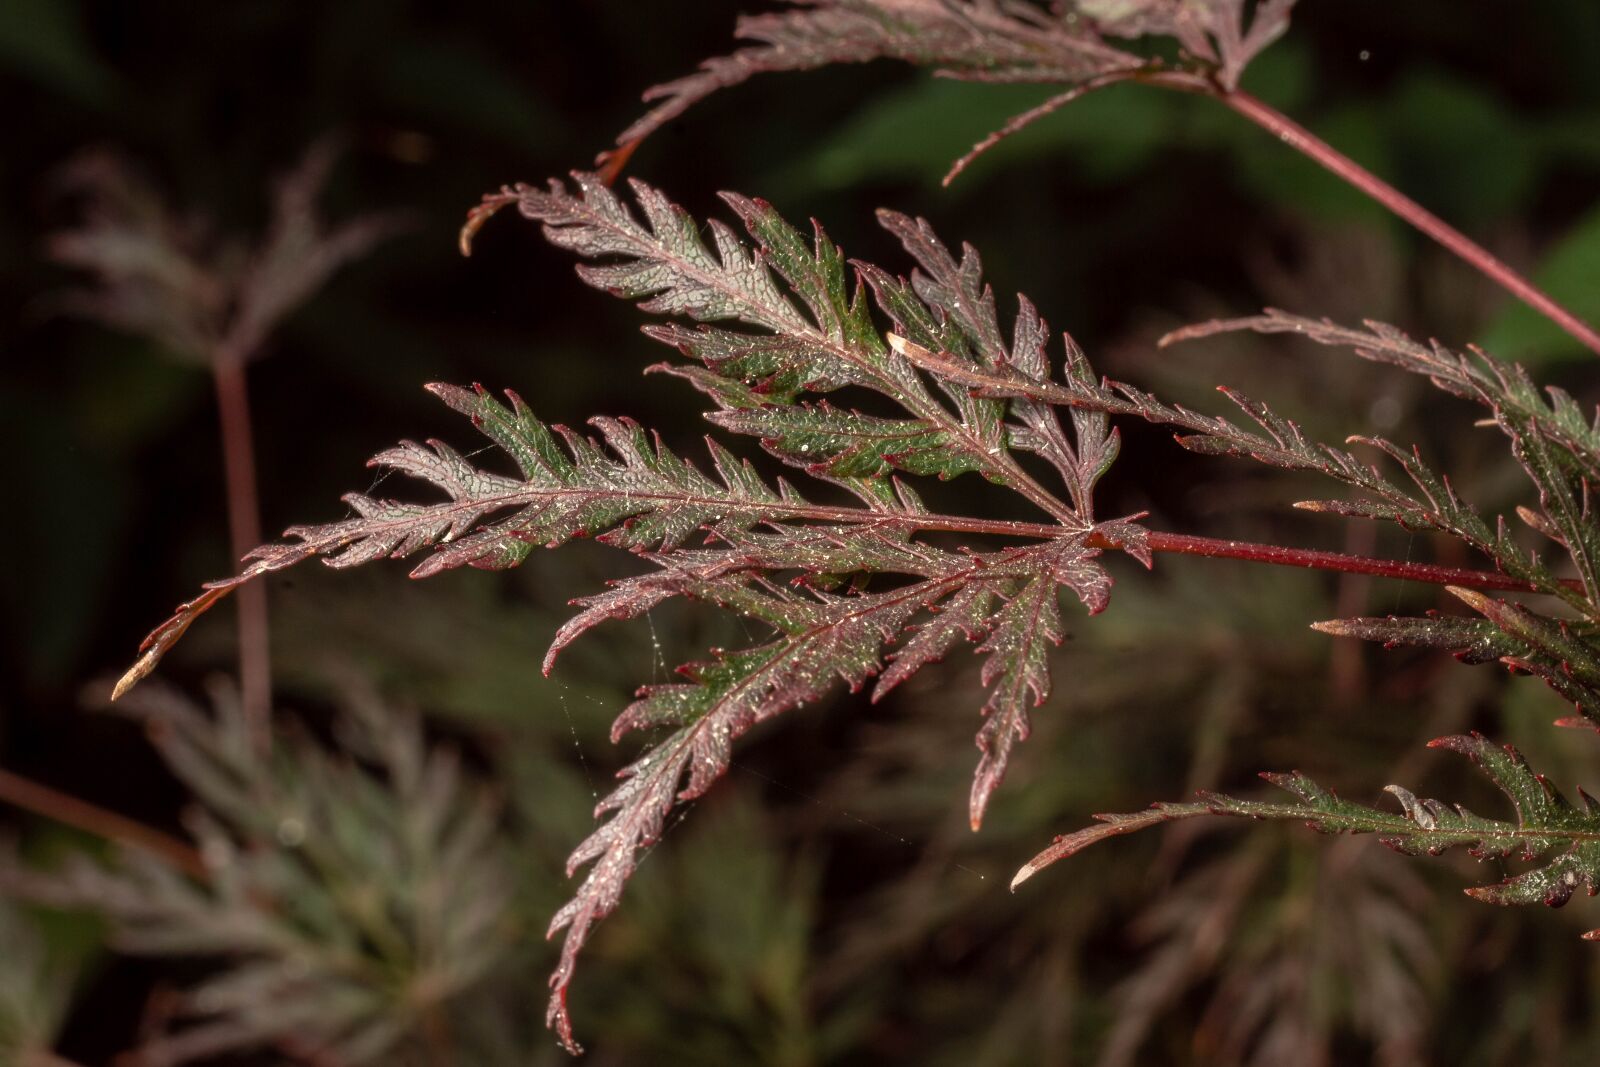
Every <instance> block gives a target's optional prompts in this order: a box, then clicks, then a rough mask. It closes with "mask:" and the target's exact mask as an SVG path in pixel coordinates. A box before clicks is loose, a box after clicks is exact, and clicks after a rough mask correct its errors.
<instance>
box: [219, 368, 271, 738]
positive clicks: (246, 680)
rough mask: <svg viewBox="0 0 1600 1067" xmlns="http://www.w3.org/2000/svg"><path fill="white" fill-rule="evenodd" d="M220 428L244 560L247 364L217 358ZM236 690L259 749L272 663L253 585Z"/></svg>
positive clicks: (232, 522) (250, 526) (253, 522)
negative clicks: (238, 691)
mask: <svg viewBox="0 0 1600 1067" xmlns="http://www.w3.org/2000/svg"><path fill="white" fill-rule="evenodd" d="M211 369H212V380H213V381H214V382H215V384H216V390H217V413H218V416H219V419H220V422H221V427H222V462H223V469H224V477H225V479H226V486H227V497H228V537H229V541H230V542H231V544H232V546H233V556H234V559H236V560H242V559H243V558H244V556H245V554H246V553H248V552H249V551H250V550H251V549H253V548H255V547H256V546H257V545H259V544H261V541H262V538H261V510H260V505H259V503H258V497H257V491H256V460H255V445H254V443H253V441H252V434H251V428H250V392H249V385H248V383H247V381H246V379H245V361H244V359H243V358H240V357H237V356H235V355H232V354H229V353H221V354H219V355H218V357H217V358H216V359H214V360H212V361H211ZM239 689H240V699H241V700H242V701H243V704H244V715H245V721H246V722H247V723H248V724H249V728H250V733H251V735H252V737H253V738H254V740H255V743H256V745H257V746H258V748H259V749H261V750H265V748H266V746H267V745H268V744H269V738H270V736H271V714H272V659H271V645H270V634H269V631H268V620H267V590H266V587H265V586H263V585H259V584H252V585H250V586H249V587H247V588H245V589H242V590H240V592H239Z"/></svg>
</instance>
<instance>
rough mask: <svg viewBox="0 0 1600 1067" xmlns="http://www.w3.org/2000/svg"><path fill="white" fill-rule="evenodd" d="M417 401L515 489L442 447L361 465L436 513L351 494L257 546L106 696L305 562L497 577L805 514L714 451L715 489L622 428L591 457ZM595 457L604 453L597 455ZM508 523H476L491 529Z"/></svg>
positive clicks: (477, 400)
mask: <svg viewBox="0 0 1600 1067" xmlns="http://www.w3.org/2000/svg"><path fill="white" fill-rule="evenodd" d="M429 388H430V390H431V391H432V392H433V393H434V394H435V395H437V396H439V397H440V398H441V399H442V400H444V401H445V403H447V404H449V405H450V406H451V407H453V408H455V409H456V410H457V411H460V412H462V413H463V414H466V415H468V416H470V417H471V418H472V420H473V422H474V424H475V425H476V426H477V427H478V428H479V429H480V430H482V431H483V433H484V434H485V435H486V436H488V437H489V438H490V439H491V440H493V441H495V442H496V443H497V444H499V445H500V446H501V447H502V448H503V449H504V450H505V451H506V452H507V453H509V454H510V455H511V456H512V458H513V459H515V460H516V462H517V465H518V466H519V467H520V468H521V473H522V475H523V477H522V478H521V479H516V478H510V477H507V476H505V475H501V474H495V473H491V472H488V471H483V470H480V469H478V468H476V467H474V466H472V465H471V464H470V463H468V462H467V461H466V459H465V458H463V457H462V456H461V454H460V453H458V452H456V451H455V450H454V449H452V448H450V447H449V446H448V445H445V444H443V443H441V442H437V441H435V442H432V443H431V444H429V445H419V444H416V443H413V442H405V443H403V444H401V445H400V446H398V447H396V448H392V449H388V450H386V451H384V452H380V453H379V454H378V455H377V456H375V457H373V459H372V461H371V464H372V465H373V466H379V467H386V468H388V469H391V470H396V471H399V472H401V473H403V474H408V475H411V476H412V477H414V478H417V479H419V480H423V481H427V482H430V483H432V484H434V485H436V486H438V487H439V488H440V489H442V490H444V492H445V494H446V495H447V496H448V497H449V500H448V501H447V502H445V503H438V504H410V503H404V502H400V501H394V500H378V499H374V498H372V497H370V496H367V495H365V494H361V493H352V494H350V495H348V496H346V497H345V501H346V502H347V503H348V504H349V505H350V507H351V508H352V509H353V510H354V511H355V512H356V515H355V517H353V518H349V519H344V520H341V521H339V522H332V523H326V524H323V525H320V526H295V527H291V528H290V529H289V531H288V536H290V537H292V538H295V539H296V542H297V543H294V544H277V545H264V546H262V547H261V548H258V549H256V550H255V551H254V552H252V553H251V554H250V556H249V559H251V560H252V561H253V562H252V563H251V564H250V566H248V567H247V568H245V570H244V571H242V572H241V573H240V574H238V575H237V576H235V577H233V578H228V579H224V580H222V581H218V582H212V583H210V584H209V585H207V587H206V591H205V592H204V593H202V594H201V595H200V596H199V597H197V598H195V599H194V600H192V601H189V602H188V603H186V604H183V605H180V606H179V608H178V611H177V613H176V614H175V615H174V616H173V617H172V618H171V619H169V620H168V621H167V622H165V623H163V624H162V625H161V626H160V627H159V628H157V629H156V630H155V631H154V632H153V633H151V635H150V636H149V637H148V638H146V639H145V644H144V647H143V650H142V651H143V652H144V655H143V656H142V657H141V659H140V660H139V662H138V663H137V664H136V665H135V666H134V667H133V668H132V669H131V670H130V671H129V672H128V674H127V676H126V677H125V678H124V679H123V680H122V681H121V682H119V683H118V693H119V694H120V693H122V692H125V691H126V690H127V689H128V688H130V687H131V686H132V685H133V684H134V683H136V682H137V681H138V680H139V679H140V678H143V677H144V676H145V675H147V674H149V672H150V671H151V670H152V669H153V668H154V667H155V664H156V663H157V662H158V661H159V660H160V658H161V656H163V655H164V654H165V653H166V651H167V649H169V648H170V647H171V646H172V645H173V644H174V643H175V642H176V641H177V640H178V638H180V637H181V636H183V633H184V631H185V630H187V629H188V627H189V625H190V624H191V623H192V622H193V621H194V620H195V618H197V617H198V616H199V615H200V614H202V613H203V612H205V611H206V610H207V609H209V608H210V607H211V606H212V605H213V604H215V603H216V601H217V600H219V599H220V598H221V597H223V596H226V595H227V594H228V593H229V592H231V591H232V590H233V589H235V588H237V587H238V586H240V585H242V584H244V583H245V582H248V581H251V580H254V579H256V578H258V577H261V576H262V575H265V574H270V573H272V572H274V571H279V570H283V569H284V568H286V567H290V566H293V565H294V564H297V563H300V562H303V561H304V560H307V559H310V558H311V557H313V556H322V557H324V559H325V561H326V562H327V563H328V565H329V566H332V567H353V566H356V565H358V564H362V563H367V562H370V561H372V560H376V559H383V558H390V559H399V558H403V557H405V556H409V555H412V554H413V553H415V552H418V551H420V550H422V549H424V548H434V549H435V551H434V552H433V553H432V554H431V555H429V556H428V558H427V559H426V560H424V561H423V562H422V563H421V564H420V565H418V566H417V567H416V568H415V569H414V570H413V571H412V574H413V575H414V576H415V577H419V578H421V577H426V576H428V575H432V574H436V573H438V572H439V571H442V570H448V569H450V568H453V567H460V566H463V565H471V566H474V567H480V568H489V569H498V568H504V567H513V566H516V565H517V564H518V563H520V562H522V560H524V559H525V558H527V555H528V553H529V552H530V551H532V550H533V548H534V547H535V546H537V545H552V546H553V545H558V544H561V543H563V542H565V541H568V540H570V539H571V538H573V537H578V536H597V537H600V538H602V539H604V540H605V541H607V542H608V543H610V544H615V545H618V546H621V547H627V548H636V549H637V548H645V547H651V546H656V545H661V546H666V547H672V546H675V545H677V544H679V543H681V542H682V541H683V540H684V539H685V538H686V537H688V536H689V535H690V534H691V533H692V532H694V531H695V530H697V529H700V528H702V527H705V528H709V529H711V530H714V531H718V532H720V533H722V534H725V535H731V534H732V533H733V532H734V531H736V530H738V529H748V528H749V527H750V526H753V525H755V524H756V523H758V522H761V521H764V520H766V519H770V518H774V517H790V516H794V515H797V514H805V513H806V511H807V508H806V504H805V502H804V501H803V500H801V499H800V498H799V497H798V496H797V495H795V494H794V493H793V492H792V491H791V492H787V493H785V494H780V493H778V492H775V491H773V490H771V489H769V488H768V487H767V486H766V485H765V484H764V483H763V482H762V481H761V480H760V479H759V478H758V477H757V476H756V474H755V472H754V471H753V470H752V469H751V468H750V467H749V466H748V465H745V464H741V463H740V462H739V461H737V460H735V459H734V458H733V457H732V456H730V455H728V454H727V453H726V452H724V451H722V450H720V449H714V450H713V453H712V454H713V458H714V460H715V465H716V468H717V472H718V474H719V475H720V481H719V480H717V479H712V478H709V477H707V476H706V475H704V474H702V473H701V472H700V471H699V470H697V469H696V468H695V467H693V466H692V465H691V464H689V463H687V462H685V461H684V460H682V459H680V458H679V457H677V456H676V455H674V454H673V453H671V452H669V451H668V450H667V449H665V448H664V447H663V446H662V445H661V444H660V442H659V441H655V440H653V439H652V438H651V436H650V435H649V434H648V433H647V432H646V431H644V430H643V429H642V428H640V427H639V426H638V425H637V424H636V423H633V422H631V421H629V420H619V419H596V420H594V426H595V427H596V429H598V430H599V431H600V436H601V441H603V442H604V445H603V446H602V444H601V443H600V442H598V441H595V440H594V439H592V438H588V437H585V436H583V435H581V434H577V433H574V432H572V431H571V430H567V429H564V428H558V429H557V430H556V431H554V432H552V431H551V430H550V429H549V428H548V427H546V426H545V425H544V424H543V423H541V422H539V421H538V420H537V419H535V418H534V417H533V415H532V414H531V413H530V412H529V411H528V410H527V408H526V407H524V406H523V404H522V401H521V399H520V398H519V397H518V396H517V395H516V394H515V393H508V394H507V395H508V397H509V399H510V405H509V406H507V405H505V404H502V403H500V402H499V401H497V400H495V399H494V398H493V397H492V396H490V395H489V394H488V393H487V392H486V391H484V390H482V389H479V390H476V391H473V390H467V389H461V388H458V387H456V386H452V385H433V386H430V387H429ZM607 449H609V450H610V453H609V454H608V453H607V451H606V450H607ZM511 509H516V510H515V512H514V514H512V515H510V516H508V517H505V518H500V519H496V520H495V521H492V522H488V521H486V520H488V519H489V518H490V517H491V516H494V515H497V514H498V513H500V512H504V511H508V510H511Z"/></svg>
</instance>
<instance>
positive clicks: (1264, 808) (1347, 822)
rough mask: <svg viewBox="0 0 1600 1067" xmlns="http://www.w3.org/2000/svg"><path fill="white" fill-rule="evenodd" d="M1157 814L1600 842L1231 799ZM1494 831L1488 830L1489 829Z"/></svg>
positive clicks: (1475, 837) (1587, 836)
mask: <svg viewBox="0 0 1600 1067" xmlns="http://www.w3.org/2000/svg"><path fill="white" fill-rule="evenodd" d="M1158 808H1159V810H1160V811H1162V812H1165V813H1168V814H1171V815H1172V816H1173V817H1174V818H1188V817H1189V816H1197V815H1242V816H1247V817H1249V818H1261V819H1299V820H1303V821H1304V822H1306V823H1308V824H1310V825H1312V826H1315V827H1317V828H1322V827H1331V828H1333V829H1335V830H1341V831H1346V830H1347V831H1350V832H1352V833H1372V834H1379V835H1386V834H1391V833H1392V834H1396V835H1400V836H1405V837H1416V836H1426V837H1429V838H1443V839H1448V840H1449V841H1450V842H1451V843H1452V844H1459V845H1465V844H1471V843H1474V842H1479V841H1530V840H1531V841H1542V840H1548V839H1550V838H1557V839H1561V840H1565V841H1572V842H1575V843H1582V842H1588V841H1600V827H1597V828H1596V829H1594V830H1578V829H1560V828H1550V829H1541V828H1538V827H1532V826H1512V825H1511V824H1510V823H1505V822H1498V821H1496V822H1494V823H1491V824H1488V825H1487V826H1486V825H1485V824H1478V825H1476V826H1471V827H1459V828H1448V829H1446V828H1438V827H1434V828H1426V827H1421V826H1418V825H1417V823H1416V822H1414V821H1413V820H1411V819H1410V818H1408V817H1407V816H1406V815H1405V814H1404V813H1403V812H1402V813H1395V814H1389V813H1387V812H1382V811H1378V810H1376V809H1371V810H1370V812H1366V811H1364V812H1361V813H1354V812H1327V811H1320V810H1317V809H1315V808H1311V807H1307V806H1305V805H1299V804H1274V803H1271V802H1257V801H1238V800H1234V799H1233V798H1231V797H1217V798H1216V802H1215V803H1213V804H1209V805H1208V804H1205V803H1197V804H1168V803H1162V804H1160V805H1158ZM1491 826H1492V827H1493V828H1490V827H1491Z"/></svg>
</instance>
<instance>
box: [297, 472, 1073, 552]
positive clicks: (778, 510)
mask: <svg viewBox="0 0 1600 1067" xmlns="http://www.w3.org/2000/svg"><path fill="white" fill-rule="evenodd" d="M579 498H581V499H583V500H596V501H613V500H620V501H625V502H632V503H637V504H663V505H682V506H685V507H704V508H715V509H721V510H723V511H728V512H733V511H738V512H745V513H756V514H760V515H765V516H770V517H772V518H789V519H815V520H818V521H825V522H844V523H849V524H851V525H853V526H862V527H866V528H874V527H885V526H888V527H894V528H897V529H902V530H939V531H944V532H948V533H980V534H995V535H998V536H1010V537H1033V538H1045V539H1052V540H1053V539H1060V538H1066V537H1075V536H1080V535H1081V533H1082V531H1079V530H1074V529H1071V528H1069V527H1066V526H1062V525H1059V524H1056V523H1036V522H1014V521H1011V520H1006V519H993V520H991V519H971V518H966V517H965V516H961V515H942V514H936V513H932V512H911V511H895V512H889V511H870V510H868V509H866V508H850V507H828V506H826V505H819V504H788V503H784V502H782V501H752V500H740V499H738V498H735V497H721V496H696V495H693V494H690V493H662V492H641V491H639V490H628V489H603V488H602V489H593V488H580V487H560V488H549V489H544V488H530V489H518V490H515V491H513V492H507V493H501V494H495V495H491V496H486V497H475V498H473V499H470V500H462V501H451V502H449V503H439V504H431V505H421V507H423V508H426V510H425V511H421V512H419V513H418V514H416V515H411V516H407V517H405V518H400V519H393V520H389V521H386V522H381V523H375V522H373V521H371V520H363V522H362V526H361V531H360V532H359V533H356V534H346V535H339V536H328V537H326V538H324V539H315V538H314V539H312V540H311V542H310V543H309V545H308V551H309V552H310V553H311V554H313V555H325V554H327V553H329V552H333V551H337V550H338V549H339V548H340V547H343V546H344V545H346V544H350V543H352V542H354V541H358V540H365V539H367V538H369V537H371V536H373V534H374V533H379V532H394V531H399V530H404V529H406V528H407V527H409V526H415V525H419V524H423V523H426V524H428V525H435V524H437V523H438V522H439V521H440V520H441V519H444V518H447V517H449V516H452V515H456V514H458V513H461V512H474V511H480V512H489V511H496V510H504V509H506V508H513V507H521V506H525V505H528V504H535V503H539V502H541V501H547V500H566V499H579ZM408 506H415V505H408ZM339 525H341V524H339V523H329V524H327V526H326V527H321V528H323V529H326V528H329V527H335V526H339ZM302 529H305V530H307V531H308V532H309V531H312V530H316V529H319V527H303V528H302ZM508 532H509V531H508ZM452 540H454V539H453V538H451V537H449V536H446V537H444V538H441V539H440V544H449V543H450V542H451V541H452Z"/></svg>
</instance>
